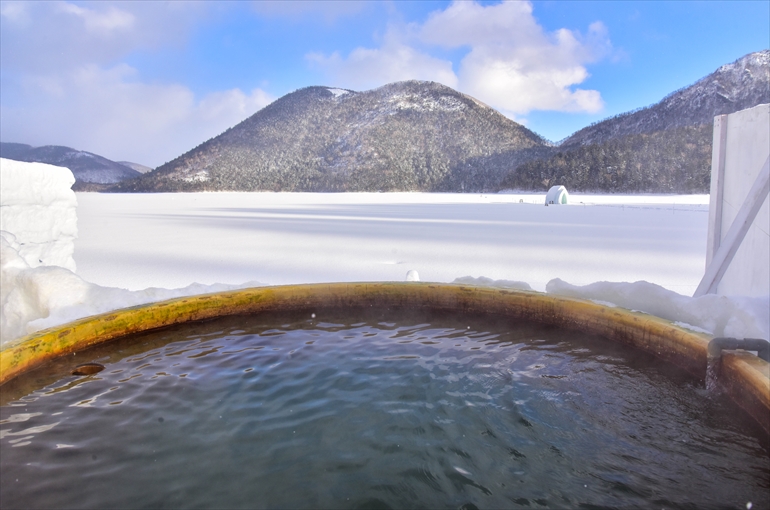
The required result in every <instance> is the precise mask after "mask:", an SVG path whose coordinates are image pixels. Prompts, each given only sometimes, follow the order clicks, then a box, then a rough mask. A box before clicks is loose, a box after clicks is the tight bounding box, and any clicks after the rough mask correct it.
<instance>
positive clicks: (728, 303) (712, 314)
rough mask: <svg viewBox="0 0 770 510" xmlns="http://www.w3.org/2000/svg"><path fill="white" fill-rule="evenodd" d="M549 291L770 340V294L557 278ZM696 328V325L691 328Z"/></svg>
mask: <svg viewBox="0 0 770 510" xmlns="http://www.w3.org/2000/svg"><path fill="white" fill-rule="evenodd" d="M546 292H548V293H550V294H560V295H563V296H570V297H577V298H582V299H593V300H600V301H607V302H610V303H613V304H615V305H617V306H621V307H623V308H627V309H630V310H638V311H640V312H644V313H649V314H651V315H655V316H658V317H661V318H663V319H667V320H670V321H675V322H679V323H680V325H683V326H685V327H687V326H694V327H695V328H697V329H696V330H703V331H706V332H708V333H710V334H712V335H714V336H727V337H734V338H764V339H765V340H767V339H770V296H763V297H737V296H717V295H715V294H708V295H705V296H701V297H697V298H693V297H688V296H682V295H681V294H677V293H676V292H673V291H670V290H668V289H664V288H663V287H661V286H660V285H655V284H654V283H649V282H634V283H618V282H596V283H592V284H590V285H583V286H576V285H570V284H569V283H567V282H564V281H562V280H560V279H559V278H555V279H553V280H551V281H550V282H548V285H546ZM691 329H693V328H691Z"/></svg>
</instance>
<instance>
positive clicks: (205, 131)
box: [0, 0, 770, 166]
mask: <svg viewBox="0 0 770 510" xmlns="http://www.w3.org/2000/svg"><path fill="white" fill-rule="evenodd" d="M0 23H1V25H0V139H1V140H2V141H4V142H20V143H28V144H31V145H47V144H55V145H68V146H71V147H75V148H78V149H82V150H88V151H91V152H95V153H97V154H101V155H103V156H106V157H108V158H110V159H114V160H128V161H134V162H138V163H142V164H146V165H148V166H157V165H160V164H162V163H164V162H165V161H168V160H170V159H172V158H174V157H176V156H178V155H180V154H181V153H183V152H185V151H187V150H189V149H191V148H193V147H195V146H196V145H198V144H200V143H202V142H204V141H205V140H207V139H208V138H210V137H212V136H215V135H217V134H219V133H221V132H222V131H224V130H225V129H227V128H228V127H230V126H232V125H234V124H236V123H238V122H240V121H241V120H243V119H245V118H247V117H248V116H250V115H252V114H253V113H255V112H256V111H258V110H259V109H260V108H262V107H264V106H265V105H267V104H269V102H271V101H272V100H275V99H277V98H278V97H280V96H282V95H284V94H287V93H289V92H291V91H293V90H296V89H298V88H301V87H305V86H309V85H329V86H335V87H343V88H350V89H353V90H367V89H370V88H374V87H377V86H380V85H384V84H385V83H389V82H393V81H399V80H404V79H423V80H433V81H438V82H441V83H444V84H445V85H448V86H451V87H453V88H456V89H458V90H460V91H462V92H465V93H467V94H470V95H472V96H474V97H476V98H478V99H480V100H481V101H483V102H485V103H487V104H489V105H490V106H492V107H494V108H496V109H497V110H499V111H500V112H501V113H503V114H504V115H507V116H508V117H510V118H512V119H514V120H516V121H517V122H521V123H522V124H524V125H526V126H527V127H528V128H530V129H532V130H533V131H535V132H537V133H539V134H540V135H542V136H544V137H546V138H548V139H550V140H554V141H558V140H560V139H562V138H564V137H566V136H568V135H569V134H571V133H573V132H574V131H576V130H578V129H580V128H582V127H584V126H586V125H588V124H590V123H592V122H596V121H598V120H601V119H604V118H606V117H609V116H612V115H615V114H618V113H622V112H625V111H628V110H631V109H634V108H639V107H643V106H647V105H649V104H652V103H655V102H657V101H659V100H660V99H662V98H663V97H664V96H666V95H667V94H669V93H670V92H673V91H674V90H677V89H679V88H681V87H685V86H687V85H691V84H692V83H694V82H695V81H697V80H698V79H700V78H702V77H704V76H706V75H708V74H709V73H711V72H713V71H714V70H716V69H717V68H718V67H719V66H721V65H723V64H726V63H729V62H732V61H734V60H735V59H737V58H740V57H741V56H743V55H745V54H747V53H750V52H753V51H759V50H762V49H766V48H768V47H769V46H770V2H767V1H743V2H742V1H735V0H734V1H730V2H720V1H706V2H698V1H676V2H665V1H652V2H621V1H600V2H588V1H586V2H583V1H544V2H509V3H500V2H455V3H453V2H444V1H441V2H429V1H424V2H405V1H401V2H355V1H342V2H321V1H309V2H303V1H289V2H246V1H242V2H231V3H228V2H222V1H220V2H181V1H176V2H149V1H143V2H109V1H101V2H65V1H60V2H8V1H0Z"/></svg>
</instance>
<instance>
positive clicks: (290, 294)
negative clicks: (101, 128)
mask: <svg viewBox="0 0 770 510" xmlns="http://www.w3.org/2000/svg"><path fill="white" fill-rule="evenodd" d="M372 307H378V308H408V309H425V310H426V311H427V310H434V311H446V312H453V313H462V314H468V315H488V314H491V315H498V316H505V317H508V318H512V319H519V320H526V321H533V322H539V323H543V324H548V325H553V326H557V327H561V328H563V329H567V330H576V331H581V332H585V333H590V334H596V335H600V336H602V337H605V338H607V339H608V340H612V341H616V342H622V343H625V344H628V345H631V346H633V347H635V348H639V349H642V350H644V351H647V352H648V353H651V354H653V355H655V356H657V357H659V358H662V359H663V360H665V361H667V362H670V363H672V364H674V365H676V366H678V367H679V368H681V369H683V370H685V371H687V372H689V373H690V374H692V375H694V376H695V377H698V378H700V379H702V380H703V379H705V377H706V368H707V355H708V353H707V350H708V343H709V341H710V340H711V339H712V337H711V336H710V335H707V334H705V333H699V332H695V331H692V330H687V329H684V328H681V327H679V326H677V325H676V324H674V323H672V322H670V321H667V320H665V319H661V318H659V317H655V316H653V315H647V314H643V313H640V312H633V311H630V310H625V309H623V308H619V307H609V306H605V305H602V304H599V303H596V302H592V301H586V300H581V299H575V298H568V297H562V296H557V295H552V294H544V293H540V292H535V291H524V290H510V289H499V288H490V287H477V286H473V285H462V284H446V283H430V282H362V283H322V284H302V285H283V286H275V287H256V288H248V289H241V290H235V291H226V292H218V293H213V294H203V295H197V296H188V297H181V298H175V299H171V300H168V301H161V302H157V303H150V304H145V305H140V306H134V307H131V308H124V309H121V310H115V311H113V312H109V313H104V314H100V315H94V316H92V317H86V318H84V319H80V320H77V321H74V322H71V323H69V324H65V325H62V326H57V327H54V328H50V329H46V330H42V331H39V332H36V333H34V334H32V335H28V336H25V337H22V338H19V339H17V340H15V341H13V342H11V343H10V344H8V345H6V346H5V347H4V348H3V349H2V350H0V384H3V383H5V382H7V381H9V380H11V379H13V378H15V377H16V376H18V375H20V374H22V373H24V372H27V371H29V370H32V369H33V368H35V367H38V366H40V365H41V364H43V363H45V362H46V361H48V360H51V359H53V358H57V357H60V356H64V355H67V354H71V353H75V352H77V351H80V350H83V349H86V348H88V347H91V346H94V345H96V344H100V343H102V342H106V341H109V340H112V339H115V338H118V337H124V336H128V335H131V334H134V333H139V332H142V331H147V330H151V329H157V328H162V327H164V326H170V325H173V324H179V323H184V322H190V321H197V320H203V319H212V318H216V317H224V316H229V315H250V314H258V313H260V312H275V311H302V310H307V311H308V313H316V312H317V311H319V310H324V309H345V308H348V309H351V311H353V310H355V309H356V308H372ZM719 378H720V383H721V384H722V385H723V386H724V387H725V388H726V389H727V391H728V392H729V393H730V395H731V397H732V398H733V399H734V400H735V401H736V402H737V403H738V405H740V406H741V407H743V408H744V409H745V410H746V411H748V412H749V414H751V415H752V416H753V417H754V418H755V419H756V420H757V421H758V422H759V423H760V424H761V426H762V427H763V428H764V429H765V430H766V431H767V432H768V433H770V420H769V419H768V417H769V416H770V364H769V363H767V362H766V361H764V360H762V359H760V358H758V357H757V356H754V355H752V354H749V353H747V352H743V351H726V352H725V353H724V354H723V357H722V363H721V371H720V374H719Z"/></svg>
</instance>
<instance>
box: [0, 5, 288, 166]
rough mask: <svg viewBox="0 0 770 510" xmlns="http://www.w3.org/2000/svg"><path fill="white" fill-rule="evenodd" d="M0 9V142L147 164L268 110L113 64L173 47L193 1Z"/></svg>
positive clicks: (248, 95)
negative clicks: (147, 77) (199, 92)
mask: <svg viewBox="0 0 770 510" xmlns="http://www.w3.org/2000/svg"><path fill="white" fill-rule="evenodd" d="M86 5H87V6H86V7H83V6H81V5H76V4H73V3H68V2H55V3H52V2H3V4H2V10H1V11H0V22H1V23H2V25H1V26H0V29H1V30H0V38H1V39H0V42H1V43H2V44H0V52H1V53H0V59H1V60H2V69H3V72H2V75H1V78H0V79H1V80H2V81H1V83H0V87H2V90H3V94H2V103H0V132H1V133H2V137H3V138H2V141H4V142H19V143H28V144H31V145H49V144H55V145H67V146H71V147H74V148H77V149H81V150H88V151H91V152H95V153H98V154H101V155H103V156H105V157H108V158H111V159H114V160H127V161H134V162H137V163H141V164H145V165H148V166H153V167H154V166H157V165H160V164H162V163H164V162H165V161H167V160H170V159H172V158H174V157H176V156H178V155H180V154H182V153H184V152H186V151H188V150H190V149H191V148H193V146H194V145H196V144H198V143H201V142H203V141H205V140H207V139H208V138H211V137H212V136H216V135H217V134H219V133H221V132H222V131H224V130H226V129H227V128H229V127H231V126H233V125H234V124H236V123H238V122H240V121H241V120H243V119H245V118H246V117H248V116H249V115H252V114H253V113H254V112H256V111H257V110H259V109H260V108H262V107H264V106H265V105H267V104H268V103H270V102H271V101H272V100H273V99H274V98H273V97H271V96H270V95H269V94H267V93H266V92H265V91H263V90H261V89H258V88H255V89H254V90H251V91H248V92H244V91H241V90H240V89H237V88H235V89H231V90H224V91H217V92H213V93H209V94H206V95H203V96H202V97H198V96H196V94H195V93H194V92H193V91H192V90H191V89H190V88H189V87H188V86H186V85H185V84H180V83H147V82H144V81H143V80H142V77H141V74H140V72H139V71H138V70H137V69H135V68H134V67H131V66H129V65H127V64H125V63H123V62H122V60H123V59H125V58H126V57H127V56H128V55H130V54H131V53H132V52H134V51H141V50H153V49H157V48H162V47H169V46H180V45H183V44H184V43H185V42H186V40H187V38H188V37H189V34H190V32H191V31H192V30H193V29H194V28H195V27H196V26H197V25H198V24H200V23H202V22H203V21H204V18H205V17H206V15H207V10H206V6H205V5H201V4H199V3H197V2H191V3H188V2H164V3H156V2H130V3H121V4H117V5H116V4H110V3H91V4H86Z"/></svg>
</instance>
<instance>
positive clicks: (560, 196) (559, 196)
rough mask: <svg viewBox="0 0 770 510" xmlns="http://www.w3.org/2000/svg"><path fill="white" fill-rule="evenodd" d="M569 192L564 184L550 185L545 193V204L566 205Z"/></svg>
mask: <svg viewBox="0 0 770 510" xmlns="http://www.w3.org/2000/svg"><path fill="white" fill-rule="evenodd" d="M568 200H569V193H567V188H565V187H564V186H552V187H551V189H549V190H548V193H547V194H546V195H545V205H566V204H567V202H568Z"/></svg>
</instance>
